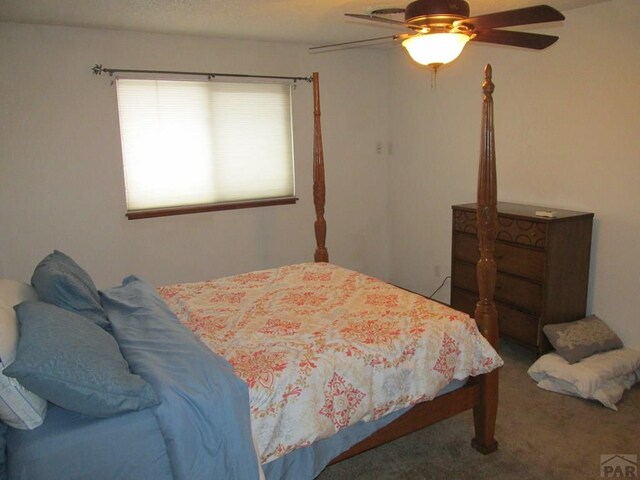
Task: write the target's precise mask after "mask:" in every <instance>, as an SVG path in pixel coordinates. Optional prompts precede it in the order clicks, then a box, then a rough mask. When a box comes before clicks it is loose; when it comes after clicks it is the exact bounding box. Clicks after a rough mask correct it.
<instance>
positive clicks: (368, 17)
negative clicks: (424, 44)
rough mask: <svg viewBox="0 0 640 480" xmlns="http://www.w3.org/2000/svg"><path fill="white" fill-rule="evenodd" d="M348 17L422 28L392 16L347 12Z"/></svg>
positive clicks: (414, 28) (410, 27)
mask: <svg viewBox="0 0 640 480" xmlns="http://www.w3.org/2000/svg"><path fill="white" fill-rule="evenodd" d="M345 15H346V16H347V17H353V18H359V19H361V20H372V21H374V22H381V23H387V24H389V25H395V26H396V27H403V28H409V29H411V30H421V29H422V27H419V26H416V25H410V24H408V23H404V22H401V21H399V20H393V19H391V18H385V17H378V16H376V15H363V14H360V13H345Z"/></svg>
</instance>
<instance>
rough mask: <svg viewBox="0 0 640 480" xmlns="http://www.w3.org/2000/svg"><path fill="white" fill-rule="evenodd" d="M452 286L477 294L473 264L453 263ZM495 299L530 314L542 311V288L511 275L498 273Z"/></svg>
mask: <svg viewBox="0 0 640 480" xmlns="http://www.w3.org/2000/svg"><path fill="white" fill-rule="evenodd" d="M452 286H453V287H459V288H463V289H465V290H469V291H470V292H475V293H478V285H477V278H476V266H475V264H469V263H463V262H459V261H454V262H453V265H452ZM495 299H496V300H499V301H501V302H505V303H509V304H511V305H513V306H515V307H519V308H522V309H524V310H527V311H529V312H531V313H536V314H539V313H540V312H541V311H542V287H541V286H540V285H539V284H537V283H533V282H530V281H527V280H524V279H521V278H518V277H514V276H513V275H508V274H505V273H502V272H498V276H497V278H496V290H495Z"/></svg>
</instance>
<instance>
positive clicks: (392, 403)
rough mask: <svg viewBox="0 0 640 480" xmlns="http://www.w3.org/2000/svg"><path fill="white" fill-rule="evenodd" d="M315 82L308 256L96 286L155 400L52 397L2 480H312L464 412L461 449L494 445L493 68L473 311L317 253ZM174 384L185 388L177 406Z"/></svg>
mask: <svg viewBox="0 0 640 480" xmlns="http://www.w3.org/2000/svg"><path fill="white" fill-rule="evenodd" d="M313 88H314V95H313V97H314V151H313V178H314V185H313V198H314V205H315V213H316V220H315V224H314V228H315V235H316V251H315V255H314V259H315V263H309V264H300V265H292V266H286V267H280V268H277V269H271V270H264V271H259V272H251V273H247V274H243V275H237V276H234V277H227V278H224V279H219V280H213V281H209V282H198V283H192V284H179V285H170V286H166V287H158V288H157V289H156V288H155V287H153V286H151V285H150V284H148V283H147V282H145V281H144V280H142V279H139V278H138V277H134V276H131V277H127V278H126V279H125V280H124V281H123V285H122V286H119V287H114V288H112V289H108V290H106V291H104V292H100V302H101V306H102V308H104V312H105V316H106V318H107V319H108V321H109V323H110V328H111V333H112V335H113V336H114V338H115V339H116V340H117V342H118V344H119V346H120V350H121V351H122V355H123V356H124V358H125V359H126V361H127V362H128V363H129V367H130V368H131V371H132V372H133V373H135V374H139V375H140V376H141V377H142V378H144V380H146V381H147V382H149V383H150V384H151V385H152V386H153V387H154V389H155V391H156V392H157V396H158V401H159V404H158V406H155V407H152V408H145V409H142V410H139V411H133V412H128V413H123V414H119V415H116V416H113V417H109V418H95V419H93V418H89V417H84V416H82V415H80V416H78V415H77V414H74V413H73V412H70V411H67V410H66V409H63V408H59V407H58V406H54V405H50V406H49V412H48V414H47V415H48V417H50V418H49V420H48V421H46V422H45V423H44V424H43V425H42V426H40V427H38V428H36V429H35V430H32V431H24V430H14V429H10V430H9V432H8V434H7V440H8V448H7V451H8V466H9V468H8V472H9V476H10V477H9V478H10V479H11V480H13V479H24V478H30V479H39V478H47V479H54V478H65V479H68V478H75V477H82V476H84V477H87V476H89V477H91V478H105V479H112V478H147V477H149V478H150V476H151V475H152V476H153V477H154V478H157V479H171V478H173V479H174V480H178V479H189V480H193V479H195V478H211V476H212V475H213V476H214V477H215V478H257V472H258V471H259V470H260V469H259V468H258V464H260V463H261V464H263V469H264V473H265V474H266V477H267V478H269V479H272V478H273V479H276V478H282V479H285V478H286V479H296V480H297V479H299V478H310V477H313V476H315V475H317V474H318V473H319V472H320V471H321V470H322V469H323V468H324V467H325V466H326V465H327V464H329V463H335V462H339V461H342V460H344V459H346V458H349V457H351V456H353V455H356V454H358V453H360V452H363V451H365V450H368V449H370V448H373V447H375V446H378V445H380V444H383V443H386V442H388V441H391V440H393V439H395V438H398V437H400V436H402V435H405V434H407V433H410V432H413V431H415V430H418V429H420V428H423V427H426V426H428V425H431V424H433V423H435V422H437V421H440V420H443V419H445V418H448V417H451V416H453V415H455V414H457V413H460V412H462V411H465V410H469V409H473V414H474V425H475V436H474V438H473V440H472V445H473V447H474V448H476V449H477V450H479V451H480V452H482V453H490V452H492V451H494V450H495V449H496V448H497V442H496V441H495V439H494V431H495V420H496V411H497V401H498V392H497V387H498V373H497V372H498V370H497V368H498V367H499V366H500V365H501V363H502V361H501V360H500V358H499V357H498V355H497V353H496V352H495V350H494V349H496V350H497V340H498V331H497V318H496V317H497V315H496V310H495V307H494V305H493V290H494V285H495V277H496V273H495V270H496V267H495V262H494V261H493V258H492V254H493V241H494V238H495V231H496V226H495V222H496V183H495V157H494V140H493V116H492V108H493V107H492V92H493V84H492V82H491V68H490V66H487V69H486V78H485V82H484V85H483V91H484V99H483V122H482V125H483V126H482V129H483V131H482V148H481V155H480V172H479V177H478V204H479V215H478V218H479V224H478V227H479V228H478V231H479V240H480V249H481V256H480V257H481V258H480V262H479V263H478V284H479V292H480V301H479V302H478V306H477V309H476V312H475V322H474V321H473V320H472V319H470V318H469V317H468V316H466V315H465V314H463V313H461V312H457V311H455V310H453V309H450V308H449V307H447V306H445V305H442V304H439V303H437V302H431V301H429V300H427V299H425V298H423V297H420V296H418V295H415V294H412V293H410V292H407V291H404V290H402V289H399V288H397V287H393V286H391V285H389V284H386V283H384V282H382V281H380V280H377V279H374V278H372V277H369V276H366V275H363V274H359V273H357V272H352V271H349V270H346V269H342V268H340V267H338V266H335V265H331V264H329V263H327V262H328V251H327V248H326V246H325V238H326V222H325V219H324V204H325V183H324V160H323V149H322V135H321V128H320V96H319V81H318V74H317V73H314V75H313ZM78 268H80V267H78ZM96 293H97V292H96ZM21 321H22V319H21ZM476 323H477V328H476ZM185 327H186V328H185ZM191 332H193V333H194V334H195V336H194V335H191ZM196 337H197V339H196ZM183 344H184V345H183ZM205 345H206V347H209V349H211V350H209V349H207V348H206V347H205ZM491 346H493V349H492V348H491ZM19 355H20V349H18V356H19ZM227 362H228V363H227ZM231 367H233V369H232V368H231ZM234 370H235V373H234ZM192 371H193V373H194V374H195V375H196V376H197V378H198V383H197V384H195V383H193V382H194V380H192V378H191V374H192ZM212 372H213V373H214V375H212ZM322 375H324V376H322ZM316 378H319V379H321V380H320V381H318V380H316ZM239 379H241V380H242V381H240V382H239V381H238V380H239ZM247 385H248V386H249V392H246V386H247ZM367 385H368V386H367ZM372 386H373V388H372ZM187 391H188V392H189V395H194V397H193V398H189V400H188V402H187V404H185V402H184V399H182V397H183V396H185V395H186V392H187ZM227 393H229V395H227ZM227 397H228V398H227ZM314 401H319V402H320V403H319V404H314V403H313V402H314ZM285 406H286V408H284V407H285ZM200 407H202V408H201V409H200ZM223 407H224V409H229V408H233V410H232V411H227V410H224V409H223ZM365 407H366V408H365ZM191 409H194V411H193V412H192V411H191ZM296 409H297V410H296ZM249 410H250V412H251V418H249V415H248V414H247V412H248V411H249ZM150 412H152V413H150ZM309 412H315V413H314V414H313V415H309ZM196 418H197V419H198V420H197V421H196V420H195V419H196ZM177 425H189V427H188V428H184V426H183V427H182V428H177ZM276 433H277V435H276ZM141 435H144V437H142V438H141V437H140V436H141ZM247 436H248V437H249V439H247ZM109 445H110V446H111V450H110V449H109V448H107V446H109ZM54 446H55V448H54ZM249 450H251V451H254V452H255V455H253V457H254V458H251V457H252V455H251V454H250V453H248V452H249ZM112 451H115V452H117V453H116V454H114V453H110V452H112ZM256 455H257V457H256ZM72 459H73V461H72ZM56 465H57V467H56ZM194 469H195V470H194ZM196 472H197V473H196ZM145 475H146V476H145Z"/></svg>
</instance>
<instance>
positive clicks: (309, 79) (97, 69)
mask: <svg viewBox="0 0 640 480" xmlns="http://www.w3.org/2000/svg"><path fill="white" fill-rule="evenodd" d="M91 71H92V72H93V74H94V75H102V74H103V73H108V74H109V75H111V76H113V74H114V73H158V74H162V75H200V76H203V77H209V78H214V77H242V78H271V79H278V80H293V81H294V82H295V81H297V80H304V81H305V82H313V77H281V76H275V75H245V74H241V73H209V72H172V71H166V70H125V69H122V68H106V67H103V66H102V64H97V63H96V64H95V65H94V66H93V68H92V69H91Z"/></svg>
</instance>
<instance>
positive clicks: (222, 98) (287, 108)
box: [117, 78, 295, 218]
mask: <svg viewBox="0 0 640 480" xmlns="http://www.w3.org/2000/svg"><path fill="white" fill-rule="evenodd" d="M117 92H118V110H119V113H120V132H121V137H122V155H123V164H124V174H125V186H126V197H127V216H128V217H129V218H142V217H150V216H159V215H171V214H177V213H191V212H197V211H210V210H219V209H227V208H242V207H248V206H259V205H273V204H279V203H294V202H295V197H294V195H295V190H294V164H293V136H292V124H291V86H290V85H289V84H282V83H239V82H218V81H193V80H191V81H184V80H145V79H122V78H120V79H118V80H117Z"/></svg>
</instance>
